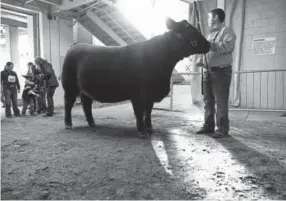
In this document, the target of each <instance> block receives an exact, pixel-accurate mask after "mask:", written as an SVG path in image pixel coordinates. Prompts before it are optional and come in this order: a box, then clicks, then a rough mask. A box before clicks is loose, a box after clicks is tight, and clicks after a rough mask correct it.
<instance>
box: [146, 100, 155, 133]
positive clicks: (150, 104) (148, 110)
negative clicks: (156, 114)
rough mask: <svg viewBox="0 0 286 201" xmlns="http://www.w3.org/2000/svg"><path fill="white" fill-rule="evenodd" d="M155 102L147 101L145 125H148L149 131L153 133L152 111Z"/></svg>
mask: <svg viewBox="0 0 286 201" xmlns="http://www.w3.org/2000/svg"><path fill="white" fill-rule="evenodd" d="M153 106H154V103H153V102H151V101H147V103H146V106H145V125H146V127H147V131H148V133H149V134H152V133H153V132H154V131H153V127H152V120H151V113H152V109H153Z"/></svg>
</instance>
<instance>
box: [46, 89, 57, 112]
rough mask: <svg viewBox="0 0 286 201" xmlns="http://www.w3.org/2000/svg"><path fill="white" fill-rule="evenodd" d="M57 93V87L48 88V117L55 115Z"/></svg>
mask: <svg viewBox="0 0 286 201" xmlns="http://www.w3.org/2000/svg"><path fill="white" fill-rule="evenodd" d="M55 91H56V87H48V88H47V102H48V109H47V114H48V115H53V114H54V100H53V97H54V94H55Z"/></svg>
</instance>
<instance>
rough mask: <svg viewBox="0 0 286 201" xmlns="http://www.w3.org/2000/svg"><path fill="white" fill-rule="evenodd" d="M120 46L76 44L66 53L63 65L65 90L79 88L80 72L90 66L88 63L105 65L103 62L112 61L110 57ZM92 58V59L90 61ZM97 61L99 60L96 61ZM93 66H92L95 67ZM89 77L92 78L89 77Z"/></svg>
mask: <svg viewBox="0 0 286 201" xmlns="http://www.w3.org/2000/svg"><path fill="white" fill-rule="evenodd" d="M118 51H119V48H118V47H112V48H111V47H102V46H95V45H91V44H76V45H73V46H72V47H71V49H70V50H69V51H68V52H67V53H66V56H65V59H64V62H63V67H62V85H63V88H64V90H65V91H73V90H75V89H77V90H80V89H79V85H80V83H78V82H79V73H80V72H82V71H83V70H84V68H90V67H91V66H87V65H86V64H88V63H90V61H92V62H93V66H97V65H98V66H99V65H101V66H104V64H103V63H102V62H104V61H106V62H110V57H112V54H114V53H115V52H118ZM89 60H90V61H89ZM94 61H97V62H94ZM93 66H92V67H93ZM87 79H92V78H88V77H87Z"/></svg>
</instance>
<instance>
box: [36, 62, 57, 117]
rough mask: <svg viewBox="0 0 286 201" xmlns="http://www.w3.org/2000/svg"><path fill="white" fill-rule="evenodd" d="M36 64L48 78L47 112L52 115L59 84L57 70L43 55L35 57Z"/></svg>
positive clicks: (45, 77)
mask: <svg viewBox="0 0 286 201" xmlns="http://www.w3.org/2000/svg"><path fill="white" fill-rule="evenodd" d="M35 64H36V66H37V67H38V68H40V69H41V71H42V73H43V75H44V80H46V87H47V103H48V107H47V114H46V115H45V116H46V117H50V116H53V115H54V100H53V97H54V94H55V90H56V88H57V87H58V86H59V83H58V80H57V77H56V74H55V71H54V69H53V67H52V65H51V64H50V63H48V62H47V61H46V60H44V59H43V58H41V57H37V58H36V59H35Z"/></svg>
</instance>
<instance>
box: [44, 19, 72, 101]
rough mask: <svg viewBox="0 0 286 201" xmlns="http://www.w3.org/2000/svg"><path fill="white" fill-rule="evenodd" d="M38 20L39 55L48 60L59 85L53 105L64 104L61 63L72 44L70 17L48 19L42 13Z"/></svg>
mask: <svg viewBox="0 0 286 201" xmlns="http://www.w3.org/2000/svg"><path fill="white" fill-rule="evenodd" d="M41 18H42V19H41V20H40V22H41V23H42V25H43V27H42V29H41V40H42V47H43V48H42V52H41V56H42V57H43V58H44V59H46V60H47V61H49V62H50V63H51V64H52V65H53V68H54V70H55V73H56V76H57V77H58V82H59V85H60V86H59V87H58V88H57V90H56V92H55V96H54V102H55V103H54V104H55V106H63V105H64V91H63V88H62V85H61V80H60V77H61V72H62V64H63V60H64V57H65V54H66V52H67V51H68V49H69V48H70V46H71V45H72V44H73V28H72V19H70V20H66V19H57V20H48V19H47V17H46V15H42V17H41Z"/></svg>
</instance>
